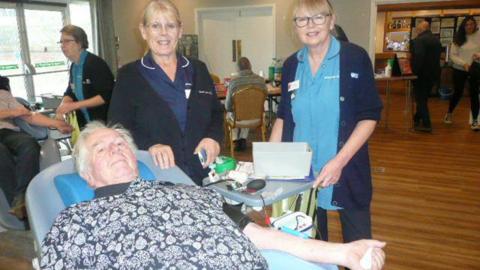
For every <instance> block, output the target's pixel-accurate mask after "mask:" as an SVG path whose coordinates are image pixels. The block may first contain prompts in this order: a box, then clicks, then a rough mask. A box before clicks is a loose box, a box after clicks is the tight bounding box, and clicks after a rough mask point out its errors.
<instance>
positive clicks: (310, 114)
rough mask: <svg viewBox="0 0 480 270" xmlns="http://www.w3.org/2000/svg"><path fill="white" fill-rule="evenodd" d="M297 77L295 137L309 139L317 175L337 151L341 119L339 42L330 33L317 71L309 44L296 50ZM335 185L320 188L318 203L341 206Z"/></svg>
mask: <svg viewBox="0 0 480 270" xmlns="http://www.w3.org/2000/svg"><path fill="white" fill-rule="evenodd" d="M297 59H298V66H297V71H296V75H295V80H296V81H298V82H299V88H298V89H296V90H293V91H295V92H294V94H293V95H292V114H293V120H294V122H295V130H294V133H293V140H294V141H297V142H307V143H308V144H309V145H310V147H311V148H312V151H313V158H312V167H313V170H314V172H315V175H318V174H319V173H320V171H321V169H322V168H323V166H325V164H326V163H327V162H328V161H329V160H331V159H332V158H333V157H335V155H336V154H337V144H338V125H339V119H340V103H339V96H340V94H339V91H340V43H339V41H338V40H337V39H335V38H334V37H331V41H330V45H329V49H328V52H327V55H326V56H325V58H324V60H323V63H322V65H321V66H320V67H319V69H318V70H317V72H316V74H313V73H312V70H311V69H310V63H309V59H308V48H307V47H305V48H303V49H302V50H300V51H299V52H298V53H297ZM332 194H333V186H329V187H327V188H322V189H320V190H319V192H318V201H317V206H318V207H321V208H323V209H327V210H336V209H341V208H339V207H336V206H334V205H332V203H331V202H332Z"/></svg>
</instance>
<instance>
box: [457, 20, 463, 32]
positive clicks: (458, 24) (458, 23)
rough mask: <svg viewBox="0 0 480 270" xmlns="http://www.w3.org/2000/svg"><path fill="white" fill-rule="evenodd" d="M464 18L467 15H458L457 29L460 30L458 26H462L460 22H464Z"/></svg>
mask: <svg viewBox="0 0 480 270" xmlns="http://www.w3.org/2000/svg"><path fill="white" fill-rule="evenodd" d="M463 20H465V17H458V18H457V31H458V28H459V27H460V24H462V22H463Z"/></svg>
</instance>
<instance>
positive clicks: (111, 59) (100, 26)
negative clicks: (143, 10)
mask: <svg viewBox="0 0 480 270" xmlns="http://www.w3.org/2000/svg"><path fill="white" fill-rule="evenodd" d="M90 5H91V6H92V7H95V8H94V11H95V18H96V28H97V33H98V55H99V56H100V57H101V58H103V59H104V60H105V62H107V64H108V65H109V66H110V68H111V69H112V72H113V74H116V73H117V67H118V59H117V46H116V42H115V28H114V24H113V7H112V0H90Z"/></svg>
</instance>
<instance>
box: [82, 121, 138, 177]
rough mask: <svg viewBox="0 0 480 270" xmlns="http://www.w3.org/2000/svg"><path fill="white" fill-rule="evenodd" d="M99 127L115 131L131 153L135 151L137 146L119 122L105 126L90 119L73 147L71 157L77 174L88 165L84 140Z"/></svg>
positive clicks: (83, 170)
mask: <svg viewBox="0 0 480 270" xmlns="http://www.w3.org/2000/svg"><path fill="white" fill-rule="evenodd" d="M99 129H111V130H114V131H116V132H117V133H118V134H119V135H120V137H122V138H123V139H124V140H125V141H126V142H127V144H128V146H129V147H130V149H131V150H132V152H133V153H135V152H136V151H137V146H136V145H135V143H134V142H133V138H132V135H131V134H130V132H129V131H128V130H126V129H125V128H123V127H122V126H121V125H120V124H115V125H113V126H106V125H105V124H103V123H102V122H100V121H92V122H90V123H88V124H87V125H86V126H85V128H84V129H83V130H82V132H80V135H79V137H78V139H77V142H76V144H75V147H74V149H73V158H74V160H75V167H76V169H77V171H78V173H79V174H81V173H83V172H85V171H87V170H88V169H89V167H90V149H89V148H88V147H87V145H86V141H87V140H88V138H89V137H90V135H92V134H93V133H94V132H95V131H97V130H99Z"/></svg>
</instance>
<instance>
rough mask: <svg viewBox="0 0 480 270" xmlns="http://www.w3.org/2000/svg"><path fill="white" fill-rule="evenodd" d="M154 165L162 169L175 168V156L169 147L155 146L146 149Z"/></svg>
mask: <svg viewBox="0 0 480 270" xmlns="http://www.w3.org/2000/svg"><path fill="white" fill-rule="evenodd" d="M148 152H149V153H150V155H151V156H152V159H153V162H154V163H155V165H157V166H160V168H162V169H168V168H171V167H173V166H175V156H174V155H173V151H172V148H171V147H170V145H165V144H155V145H152V146H150V148H148Z"/></svg>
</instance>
